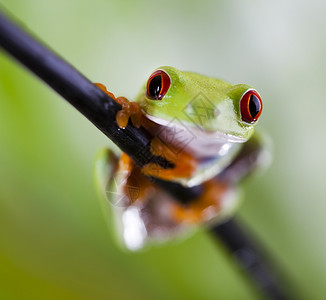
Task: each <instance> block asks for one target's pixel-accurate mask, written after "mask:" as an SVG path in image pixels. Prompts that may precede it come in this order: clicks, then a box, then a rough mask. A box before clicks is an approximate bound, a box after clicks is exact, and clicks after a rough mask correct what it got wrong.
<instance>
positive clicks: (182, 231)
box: [94, 66, 266, 250]
mask: <svg viewBox="0 0 326 300" xmlns="http://www.w3.org/2000/svg"><path fill="white" fill-rule="evenodd" d="M95 84H96V85H97V86H98V87H99V88H100V89H101V90H102V91H104V92H105V93H106V94H108V95H109V96H110V97H111V98H112V99H114V100H115V101H116V102H118V103H119V104H120V105H121V110H120V111H119V112H118V113H117V115H116V122H117V124H118V126H119V129H120V130H124V128H125V127H126V126H127V124H128V122H129V123H130V124H131V126H134V127H136V128H140V127H143V128H144V129H145V130H146V131H147V132H148V133H149V134H150V135H151V137H152V139H151V144H150V149H151V152H152V154H153V155H155V156H161V157H163V158H164V159H166V160H167V161H168V162H170V166H169V167H163V166H160V165H158V164H156V163H155V162H149V163H148V164H146V165H144V166H142V167H140V166H138V165H137V164H136V163H135V162H134V161H133V160H132V159H131V158H130V157H129V156H128V155H127V154H125V153H117V152H116V151H114V150H112V149H109V148H105V149H102V150H101V151H100V152H99V154H98V155H97V158H96V163H95V168H94V174H95V182H96V183H97V189H98V191H99V193H100V195H101V198H102V199H104V200H105V201H103V202H105V203H104V205H105V208H106V209H107V211H108V215H107V218H110V219H112V217H113V219H114V220H115V221H114V224H115V227H116V229H117V232H118V234H117V235H116V236H117V237H118V241H119V244H120V245H123V247H125V248H126V249H128V250H139V249H144V248H146V246H148V245H153V244H155V243H156V244H159V243H162V242H166V241H168V240H178V237H179V238H180V237H185V236H189V234H190V233H191V232H193V231H195V230H196V228H198V227H199V225H203V226H212V225H211V224H218V223H220V222H224V221H225V220H227V219H228V218H230V217H231V216H232V215H233V214H234V212H235V211H236V209H237V207H238V206H239V203H240V202H241V200H240V199H241V197H240V195H239V191H238V190H239V186H240V184H241V182H242V181H243V180H244V179H245V178H246V177H248V175H249V174H251V173H253V172H254V171H255V170H257V169H259V167H260V166H261V165H263V160H264V154H265V153H266V145H265V142H264V139H263V138H262V135H261V134H260V133H259V131H256V130H255V127H256V125H257V123H258V121H259V119H260V116H261V113H262V108H263V103H262V100H261V96H260V94H259V93H258V91H257V90H256V89H254V88H253V87H251V86H249V85H247V84H232V83H229V82H228V81H225V80H223V79H218V78H213V77H209V76H205V75H201V74H198V73H195V72H188V71H180V70H178V69H176V68H174V67H171V66H163V67H159V68H157V69H155V70H154V71H153V72H152V73H151V74H150V76H149V77H148V80H147V81H146V83H145V84H144V85H143V86H142V88H141V90H140V92H139V94H138V95H137V96H136V98H135V100H134V101H132V102H131V101H129V100H128V99H127V98H125V97H115V96H114V94H113V93H111V92H109V91H108V90H107V88H106V87H105V86H104V85H103V84H100V83H95ZM140 150H141V149H140ZM152 178H158V179H160V180H164V181H171V182H175V183H176V184H180V185H182V186H184V187H186V188H196V187H200V188H201V191H202V192H201V193H200V195H198V197H196V198H195V199H192V200H191V201H189V203H180V201H177V199H175V198H174V197H173V196H171V195H170V194H169V193H168V192H167V191H164V190H163V189H161V188H159V187H158V186H157V185H156V184H155V182H154V181H153V180H152ZM109 212H111V214H110V213H109ZM111 226H112V224H111ZM187 233H188V234H187Z"/></svg>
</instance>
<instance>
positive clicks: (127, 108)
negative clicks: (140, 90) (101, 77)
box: [94, 83, 142, 128]
mask: <svg viewBox="0 0 326 300" xmlns="http://www.w3.org/2000/svg"><path fill="white" fill-rule="evenodd" d="M94 84H95V85H96V86H97V87H98V88H100V89H101V90H102V91H103V92H105V93H106V94H107V95H109V96H110V97H111V98H112V99H114V100H115V101H116V102H118V103H119V104H120V105H121V106H122V109H121V110H120V111H118V113H117V115H116V121H117V123H118V125H119V127H120V128H125V127H126V126H127V124H128V121H129V118H131V122H132V124H133V125H134V126H135V127H136V128H139V127H140V126H141V115H142V113H141V110H140V107H139V104H138V103H137V102H130V101H129V100H128V99H127V98H125V97H117V98H116V97H115V96H114V95H113V94H112V93H111V92H109V91H108V90H107V89H106V87H105V85H103V84H102V83H94Z"/></svg>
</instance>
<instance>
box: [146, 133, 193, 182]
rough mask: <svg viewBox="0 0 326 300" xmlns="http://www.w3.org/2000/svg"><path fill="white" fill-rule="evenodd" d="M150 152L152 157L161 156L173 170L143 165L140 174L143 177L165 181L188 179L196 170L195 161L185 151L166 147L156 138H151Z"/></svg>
mask: <svg viewBox="0 0 326 300" xmlns="http://www.w3.org/2000/svg"><path fill="white" fill-rule="evenodd" d="M151 152H152V153H153V154H154V155H157V156H162V157H164V158H165V159H167V160H168V161H170V162H172V163H173V164H174V167H173V168H169V169H164V168H163V167H161V166H159V165H157V164H155V163H149V164H147V165H145V166H144V167H143V169H142V172H143V173H144V174H145V175H149V176H155V177H158V178H161V179H165V180H171V179H174V178H187V177H190V176H191V175H192V174H193V173H194V171H195V170H196V168H197V164H198V163H197V160H196V159H195V158H194V157H193V156H192V155H190V154H189V153H187V152H185V151H181V152H180V151H178V149H176V148H174V149H173V148H172V147H168V146H167V145H166V144H164V143H163V142H162V141H161V140H159V139H158V138H156V137H155V138H153V140H152V142H151Z"/></svg>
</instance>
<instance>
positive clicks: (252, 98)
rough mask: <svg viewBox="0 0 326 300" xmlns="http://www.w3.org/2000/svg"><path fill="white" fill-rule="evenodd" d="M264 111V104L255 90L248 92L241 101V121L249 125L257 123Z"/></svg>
mask: <svg viewBox="0 0 326 300" xmlns="http://www.w3.org/2000/svg"><path fill="white" fill-rule="evenodd" d="M262 109H263V103H262V101H261V99H260V96H259V94H258V93H257V92H256V91H255V90H249V91H246V92H245V93H244V94H243V95H242V97H241V100H240V112H241V119H242V121H245V122H247V123H251V124H252V123H255V122H256V121H257V120H258V118H259V116H260V114H261V111H262Z"/></svg>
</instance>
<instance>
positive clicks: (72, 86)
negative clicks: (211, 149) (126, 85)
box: [0, 11, 288, 299]
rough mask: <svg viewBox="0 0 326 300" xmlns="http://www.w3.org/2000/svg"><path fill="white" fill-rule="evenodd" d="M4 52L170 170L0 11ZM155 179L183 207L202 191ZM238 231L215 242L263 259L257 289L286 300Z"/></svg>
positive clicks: (122, 144)
mask: <svg viewBox="0 0 326 300" xmlns="http://www.w3.org/2000/svg"><path fill="white" fill-rule="evenodd" d="M0 47H2V48H3V49H4V50H5V51H6V52H7V53H8V54H9V55H11V56H12V57H14V58H15V59H16V60H18V61H19V62H20V63H21V64H22V65H24V66H25V67H27V68H28V69H29V70H30V71H32V72H33V73H34V74H35V75H37V76H38V77H39V78H40V79H42V80H43V81H44V82H45V83H46V84H48V85H49V86H50V87H52V89H54V90H55V91H56V92H57V93H58V94H59V95H61V96H62V97H63V98H64V99H66V100H67V101H68V102H69V103H70V104H71V105H73V106H74V107H75V108H76V109H77V110H78V111H79V112H80V113H82V114H83V115H84V116H85V117H86V118H87V119H88V120H89V121H90V122H91V123H93V124H94V125H95V126H96V127H97V128H98V129H99V130H100V131H101V132H103V133H104V134H105V135H106V136H107V137H108V138H109V139H110V140H111V141H113V142H114V143H115V144H116V145H117V146H118V147H119V148H120V149H121V150H122V151H123V152H125V153H127V154H128V155H129V156H130V157H131V158H132V159H133V160H134V161H135V162H136V163H137V164H138V165H139V166H144V165H146V164H147V163H149V162H154V163H157V164H159V165H161V166H163V167H167V166H169V164H170V163H169V162H168V161H166V160H165V159H164V158H162V157H159V156H153V155H152V153H151V151H150V142H151V138H152V137H151V136H150V135H149V134H148V133H147V132H146V131H145V130H144V129H143V128H139V129H137V128H134V127H133V126H132V125H131V124H130V123H129V124H128V125H127V127H126V128H125V129H120V128H119V127H118V125H117V123H116V120H115V118H116V113H117V112H118V111H119V110H120V109H121V106H120V105H119V104H117V103H116V102H115V101H114V100H113V99H112V98H110V97H109V96H108V95H106V94H105V93H104V92H103V91H101V90H100V89H99V88H98V87H96V86H95V85H94V84H93V83H92V82H91V81H89V80H88V79H87V78H86V77H85V76H84V75H82V74H81V73H80V72H78V71H77V70H76V69H75V68H74V67H72V66H71V65H70V64H69V63H67V62H66V61H65V60H64V59H62V58H61V57H59V56H58V55H57V54H55V53H54V52H53V51H52V50H50V49H49V48H48V47H46V46H45V45H43V44H42V43H40V42H39V41H37V40H36V39H35V38H34V37H32V36H31V35H30V34H28V33H27V32H26V31H24V30H23V29H22V28H20V27H19V26H17V25H16V24H14V23H13V22H12V21H11V20H9V18H8V17H6V16H5V15H4V14H3V13H2V12H1V11H0ZM152 179H153V181H154V182H155V183H156V184H157V185H159V186H160V187H161V188H162V189H164V190H166V191H167V192H169V193H170V194H172V195H173V196H174V197H175V199H176V200H177V201H180V203H183V204H186V203H189V201H191V200H193V199H195V198H196V197H198V196H199V195H200V193H201V187H200V186H198V187H194V188H186V187H184V186H182V185H180V184H177V183H173V182H168V181H164V180H160V179H156V178H152ZM238 229H239V228H238V227H236V226H235V225H234V223H233V221H232V220H230V221H228V222H227V223H225V224H222V225H221V226H219V225H218V226H216V227H215V228H212V229H211V232H212V233H213V236H214V237H218V238H219V239H220V240H222V241H223V243H224V244H225V245H227V247H228V248H229V250H230V251H231V253H233V252H236V251H237V250H239V249H238V247H239V245H238V244H237V243H234V239H235V238H236V239H239V241H241V242H242V243H243V244H242V246H241V247H242V248H245V247H250V249H251V251H252V252H253V253H254V255H255V257H256V258H259V259H258V260H256V261H257V263H256V267H255V268H256V269H257V268H258V269H259V270H260V271H261V272H260V273H259V274H258V273H257V272H252V271H250V270H249V272H247V274H248V275H249V277H251V278H252V280H253V282H254V283H255V285H256V287H257V288H258V289H259V290H261V291H262V292H263V293H264V294H265V295H266V296H267V298H269V299H288V298H286V297H284V296H283V294H282V292H281V288H280V285H279V283H277V282H276V281H275V280H268V281H267V284H266V281H264V282H263V281H262V280H261V278H274V277H275V276H273V275H272V274H273V272H272V271H271V269H268V268H266V267H265V265H264V264H263V263H262V262H263V261H264V260H263V258H262V255H261V254H260V253H259V251H258V250H257V249H256V248H255V247H254V246H253V245H254V243H252V242H251V241H250V239H249V238H248V236H247V237H246V238H244V236H243V232H242V231H241V230H238ZM245 263H246V262H245V261H244V260H243V259H242V257H241V256H240V257H239V264H240V265H242V266H243V265H244V264H245ZM247 271H248V270H247ZM257 274H258V275H257Z"/></svg>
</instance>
